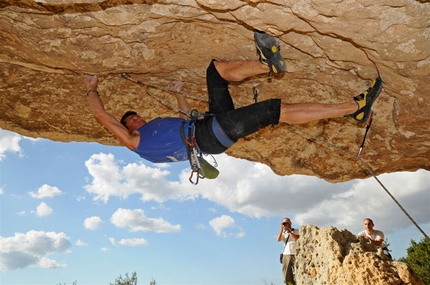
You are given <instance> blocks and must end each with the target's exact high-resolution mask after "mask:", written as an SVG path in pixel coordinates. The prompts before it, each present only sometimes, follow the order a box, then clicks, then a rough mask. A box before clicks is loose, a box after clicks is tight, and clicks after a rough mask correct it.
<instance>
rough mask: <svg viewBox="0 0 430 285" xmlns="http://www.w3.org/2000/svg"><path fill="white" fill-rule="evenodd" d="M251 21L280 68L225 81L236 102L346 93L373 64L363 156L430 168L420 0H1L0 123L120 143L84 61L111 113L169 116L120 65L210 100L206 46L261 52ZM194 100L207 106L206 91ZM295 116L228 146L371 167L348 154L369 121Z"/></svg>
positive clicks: (341, 173)
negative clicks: (89, 96)
mask: <svg viewBox="0 0 430 285" xmlns="http://www.w3.org/2000/svg"><path fill="white" fill-rule="evenodd" d="M254 29H258V30H262V31H265V32H267V33H270V34H273V35H274V36H276V37H277V40H278V42H279V46H280V48H281V53H282V54H283V56H284V57H285V59H286V61H287V64H288V68H287V72H286V73H285V74H284V75H282V76H275V77H273V78H270V79H269V78H268V77H267V76H259V77H255V78H251V79H249V80H246V81H244V82H242V84H232V85H231V92H232V95H233V97H234V100H235V103H236V104H237V105H247V104H251V103H253V102H254V99H253V97H254V96H253V87H256V88H257V89H258V91H259V98H258V99H259V100H264V99H267V98H273V97H276V98H282V100H283V101H284V102H287V103H296V102H322V103H333V102H345V101H349V100H351V98H352V97H353V96H355V95H357V94H359V93H360V92H362V91H364V90H366V89H367V88H368V86H369V84H370V83H371V81H372V80H373V79H374V78H375V77H376V76H378V75H380V76H381V77H382V79H383V81H384V88H383V91H382V93H381V95H380V97H379V98H378V100H377V102H376V103H375V105H374V111H375V112H376V116H375V119H374V121H373V125H372V128H371V130H370V132H369V135H368V139H367V142H366V145H365V147H364V150H363V152H362V154H361V159H362V160H363V162H364V163H367V164H368V165H369V166H370V168H371V169H372V171H373V173H375V174H376V175H377V174H381V173H389V172H394V171H414V170H417V169H427V170H429V169H430V160H429V157H430V142H429V137H430V124H429V119H428V114H429V113H430V3H429V1H416V0H394V1H393V0H390V1H387V0H380V1H368V0H361V1H333V0H300V1H296V0H294V1H293V0H285V1H284V0H283V1H279V0H273V1H257V0H252V1H241V0H231V1H224V0H184V1H178V0H148V1H145V0H45V1H34V0H22V1H15V0H2V1H0V40H1V46H0V128H2V129H5V130H11V131H14V132H17V133H19V134H22V135H25V136H29V137H42V138H47V139H51V140H55V141H63V142H70V141H81V142H88V141H96V142H99V143H102V144H108V145H117V144H118V142H117V141H116V140H115V138H114V137H113V136H112V135H110V133H109V132H108V131H107V130H106V129H104V128H103V127H101V125H100V124H99V123H98V122H97V121H96V120H95V119H94V118H93V117H92V115H91V113H90V111H89V108H88V106H87V100H86V97H85V86H84V84H83V75H84V74H85V73H95V74H98V75H99V77H100V81H101V82H100V84H99V91H100V93H101V95H102V99H103V101H104V103H105V107H106V109H107V110H108V111H109V112H110V113H112V114H113V115H115V116H116V117H120V116H121V115H122V114H123V113H124V112H125V111H126V110H129V109H133V110H137V111H139V112H140V114H142V115H143V116H144V117H146V118H147V119H152V118H155V117H158V116H175V115H176V114H175V112H173V111H172V110H171V109H170V108H169V107H167V106H165V105H163V104H161V103H160V102H158V101H156V100H154V99H153V98H151V97H150V96H148V94H146V92H145V90H144V89H143V88H142V87H141V86H137V85H134V84H133V83H131V82H129V81H126V80H124V79H123V78H121V76H120V74H121V73H123V72H127V73H129V74H130V75H132V76H133V77H135V78H136V79H138V80H140V81H142V82H145V83H149V84H153V85H157V86H168V84H169V83H170V81H171V80H172V79H179V80H183V81H184V82H185V91H186V92H189V93H192V94H196V95H198V96H200V97H201V98H203V99H205V98H206V83H205V70H206V67H207V65H208V64H209V62H210V60H211V59H212V58H216V59H219V60H232V59H257V55H256V52H255V46H254V42H253V30H254ZM153 92H157V89H156V88H153ZM157 94H159V95H160V96H162V97H163V98H165V99H166V100H173V99H174V98H172V96H171V94H169V93H168V92H163V91H161V92H160V91H158V92H157ZM173 102H174V101H173ZM190 103H191V105H192V106H193V107H196V108H197V109H199V110H200V111H204V110H206V103H205V102H204V100H195V99H190ZM297 128H298V129H295V128H291V127H289V126H286V125H278V126H275V127H273V128H267V129H265V130H262V131H260V132H258V133H257V134H254V135H252V136H249V137H247V138H246V139H243V140H241V141H240V142H238V143H237V144H236V145H235V146H234V147H232V148H231V149H230V150H229V151H228V152H227V153H228V154H229V155H231V156H234V157H240V158H244V159H248V160H251V161H258V162H262V163H265V164H267V165H268V166H270V167H271V168H272V169H273V170H274V172H275V173H277V174H279V175H289V174H305V175H313V176H318V177H321V178H323V179H325V180H328V181H331V182H338V181H347V180H350V179H354V178H364V177H368V176H369V172H368V171H367V169H366V168H365V167H363V165H362V164H361V163H360V162H359V161H358V160H357V159H356V158H355V155H356V153H357V151H358V147H359V145H360V143H361V140H362V138H363V134H364V130H365V124H357V122H355V121H354V120H352V119H347V120H346V119H343V118H339V119H331V120H322V121H319V122H312V123H308V124H304V125H300V126H297Z"/></svg>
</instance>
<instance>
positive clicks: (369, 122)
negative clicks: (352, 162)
mask: <svg viewBox="0 0 430 285" xmlns="http://www.w3.org/2000/svg"><path fill="white" fill-rule="evenodd" d="M374 114H376V113H375V112H373V111H372V112H371V113H370V117H369V120H368V121H367V126H366V131H365V132H364V137H363V141H362V142H361V145H360V148H359V149H358V153H357V159H358V158H359V157H360V154H361V151H362V150H363V147H364V143H365V142H366V137H367V133H368V132H369V129H370V126H371V125H372V121H373V115H374Z"/></svg>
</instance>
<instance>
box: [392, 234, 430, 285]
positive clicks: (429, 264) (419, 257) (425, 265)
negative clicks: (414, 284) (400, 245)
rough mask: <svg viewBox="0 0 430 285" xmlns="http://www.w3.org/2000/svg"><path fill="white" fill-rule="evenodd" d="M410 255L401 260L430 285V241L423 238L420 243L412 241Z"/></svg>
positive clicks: (409, 249) (408, 251) (408, 250)
mask: <svg viewBox="0 0 430 285" xmlns="http://www.w3.org/2000/svg"><path fill="white" fill-rule="evenodd" d="M406 252H407V253H408V255H407V256H406V258H405V257H402V258H400V259H399V261H402V262H405V263H406V264H407V265H409V267H410V268H411V269H412V270H413V271H414V272H415V274H417V275H418V277H419V278H420V279H421V280H422V281H423V282H424V284H426V285H430V241H429V240H427V239H425V238H423V239H422V240H421V241H420V242H419V243H417V242H415V241H414V240H411V246H410V247H408V249H407V250H406Z"/></svg>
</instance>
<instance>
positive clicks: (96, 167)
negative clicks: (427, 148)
mask: <svg viewBox="0 0 430 285" xmlns="http://www.w3.org/2000/svg"><path fill="white" fill-rule="evenodd" d="M216 158H217V160H218V164H219V170H220V172H221V173H220V175H219V176H218V178H217V179H214V180H209V179H201V180H200V182H199V184H198V185H197V186H194V185H192V184H191V183H189V181H188V178H189V174H190V172H189V168H188V169H184V171H182V172H181V174H180V177H179V181H178V182H171V181H168V180H167V177H168V172H167V171H166V170H163V171H162V170H160V169H157V168H150V167H148V166H146V165H144V164H143V163H142V164H128V165H125V166H124V167H122V168H121V167H120V166H119V163H116V162H115V159H114V157H113V155H106V154H103V153H100V154H97V155H93V156H92V157H91V158H90V159H89V160H88V161H87V162H86V166H87V168H88V171H89V172H90V174H91V175H92V178H93V179H92V181H91V184H89V185H87V186H86V188H87V191H88V192H90V193H92V194H93V195H95V199H96V200H97V199H101V200H103V201H105V202H107V201H108V199H109V198H110V197H114V196H115V197H121V198H126V197H128V196H129V195H132V194H138V195H141V200H142V201H144V202H145V201H156V202H160V203H162V202H164V201H168V200H177V201H182V200H187V199H190V200H192V199H196V198H198V197H201V198H203V199H206V200H208V201H211V202H214V203H215V204H217V205H220V206H223V207H225V208H226V209H228V211H230V212H236V213H240V214H243V215H245V216H248V217H253V218H261V217H273V216H278V217H279V216H280V217H285V216H288V217H290V218H291V219H292V220H293V224H294V226H296V227H299V226H300V225H302V224H314V225H317V226H327V225H333V226H335V227H342V228H347V229H348V230H351V231H352V232H355V231H357V230H361V227H362V224H361V222H362V219H363V218H364V217H366V216H370V217H371V218H372V217H373V218H374V220H375V222H377V223H378V227H380V228H381V229H384V230H385V231H386V232H390V231H396V230H397V229H398V228H399V227H408V226H411V225H412V223H411V221H409V220H408V219H407V218H406V215H405V214H404V213H403V212H402V211H401V210H400V208H399V207H398V206H397V205H396V204H395V203H394V202H393V200H392V199H391V198H390V196H389V195H388V194H387V193H386V192H385V191H384V189H383V188H382V187H381V186H380V185H379V184H378V183H377V182H376V180H375V179H373V178H368V179H362V180H352V181H349V182H344V183H329V182H326V181H324V180H321V179H319V178H317V177H313V176H304V175H290V176H277V175H275V174H274V173H273V171H272V170H271V169H270V168H269V167H268V166H266V165H263V164H259V163H250V162H249V161H246V160H241V159H236V158H232V157H229V156H227V155H225V154H223V155H217V156H216ZM184 167H188V165H187V163H184ZM378 178H379V179H380V180H381V181H382V182H383V183H385V186H386V187H387V188H388V189H389V190H390V192H391V193H392V194H393V195H394V197H396V198H397V199H398V201H399V203H401V204H402V206H403V207H404V208H405V209H407V211H409V212H410V214H411V216H412V217H414V219H415V220H416V221H417V222H418V223H429V216H428V205H429V203H430V197H429V195H428V193H429V191H430V186H429V185H430V172H429V171H425V170H419V171H416V172H397V173H390V174H384V175H380V176H379V177H378ZM208 189H209V190H208ZM340 212H341V213H347V214H342V215H339V213H340Z"/></svg>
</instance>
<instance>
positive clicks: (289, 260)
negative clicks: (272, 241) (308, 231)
mask: <svg viewBox="0 0 430 285" xmlns="http://www.w3.org/2000/svg"><path fill="white" fill-rule="evenodd" d="M291 225H292V223H291V220H290V219H289V218H284V219H283V220H282V223H281V230H280V232H279V234H278V242H280V241H282V242H283V243H284V249H283V251H282V254H281V258H280V261H281V263H282V275H283V277H284V283H285V284H286V285H290V284H295V281H294V271H293V270H294V261H295V254H296V240H297V239H298V238H299V237H300V236H299V230H298V229H294V228H292V227H291Z"/></svg>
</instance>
